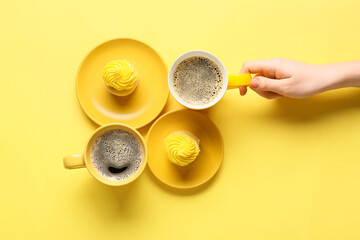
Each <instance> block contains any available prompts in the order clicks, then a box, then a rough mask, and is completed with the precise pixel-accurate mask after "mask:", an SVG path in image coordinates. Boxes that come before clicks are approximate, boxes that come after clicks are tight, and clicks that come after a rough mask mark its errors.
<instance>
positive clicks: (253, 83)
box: [250, 78, 259, 88]
mask: <svg viewBox="0 0 360 240" xmlns="http://www.w3.org/2000/svg"><path fill="white" fill-rule="evenodd" d="M250 87H252V88H258V87H259V79H257V78H253V79H251V83H250Z"/></svg>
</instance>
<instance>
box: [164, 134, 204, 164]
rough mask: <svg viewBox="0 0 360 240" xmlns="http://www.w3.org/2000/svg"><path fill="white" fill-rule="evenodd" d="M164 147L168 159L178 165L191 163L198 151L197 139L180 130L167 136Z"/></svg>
mask: <svg viewBox="0 0 360 240" xmlns="http://www.w3.org/2000/svg"><path fill="white" fill-rule="evenodd" d="M164 149H165V152H166V154H167V156H168V158H169V161H170V162H172V163H174V164H176V165H179V166H186V165H188V164H190V163H192V162H193V161H194V160H195V159H196V157H197V156H198V155H199V152H200V148H199V145H198V143H197V141H196V140H195V139H194V138H192V137H191V136H189V135H188V134H186V133H182V132H174V133H172V134H170V135H169V136H167V137H166V138H165V141H164Z"/></svg>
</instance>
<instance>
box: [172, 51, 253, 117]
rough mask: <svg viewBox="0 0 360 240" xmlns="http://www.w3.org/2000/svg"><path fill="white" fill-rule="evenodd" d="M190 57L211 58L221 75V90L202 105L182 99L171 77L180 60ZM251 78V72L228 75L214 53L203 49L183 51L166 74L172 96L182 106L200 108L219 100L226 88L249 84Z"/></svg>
mask: <svg viewBox="0 0 360 240" xmlns="http://www.w3.org/2000/svg"><path fill="white" fill-rule="evenodd" d="M191 57H204V58H207V59H209V60H211V61H212V62H214V63H215V64H216V65H217V66H218V68H219V71H220V72H221V74H222V76H223V81H222V88H221V91H220V92H219V94H218V95H217V97H216V98H214V99H213V100H212V101H210V102H208V103H206V104H202V105H194V104H190V103H188V102H186V101H185V100H184V99H182V98H181V97H180V96H179V95H178V94H177V93H176V91H175V88H174V83H173V78H174V72H175V70H176V68H177V66H178V65H179V64H180V63H181V62H182V61H184V60H186V59H187V58H191ZM251 79H252V75H251V74H229V75H228V73H227V71H226V68H225V66H224V64H223V63H222V62H221V61H220V59H219V58H218V57H217V56H215V55H214V54H212V53H210V52H207V51H203V50H192V51H189V52H186V53H183V54H182V55H180V56H179V57H178V58H177V59H176V60H175V61H174V62H173V63H172V65H171V67H170V70H169V75H168V85H169V89H170V92H171V94H172V95H173V96H174V98H175V99H176V100H177V101H178V102H179V103H180V104H182V105H183V106H185V107H187V108H190V109H194V110H202V109H206V108H209V107H212V106H214V105H215V104H216V103H217V102H219V101H220V99H221V98H222V97H223V96H224V94H225V92H226V90H229V89H236V88H239V87H240V86H249V85H250V82H251Z"/></svg>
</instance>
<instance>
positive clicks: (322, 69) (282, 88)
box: [239, 58, 360, 99]
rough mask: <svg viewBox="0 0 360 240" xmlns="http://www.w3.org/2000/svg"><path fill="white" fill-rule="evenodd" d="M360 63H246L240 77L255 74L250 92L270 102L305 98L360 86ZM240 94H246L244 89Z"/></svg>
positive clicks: (274, 61)
mask: <svg viewBox="0 0 360 240" xmlns="http://www.w3.org/2000/svg"><path fill="white" fill-rule="evenodd" d="M359 69H360V61H353V62H346V63H333V64H323V65H314V64H308V63H302V62H297V61H293V60H288V59H282V58H272V59H266V60H256V61H250V62H245V63H244V64H243V66H242V69H241V73H252V74H256V75H255V77H254V78H253V79H252V80H251V84H250V88H251V89H252V90H254V91H255V92H256V93H258V94H259V95H260V96H263V97H265V98H268V99H273V98H279V97H283V96H285V97H293V98H304V97H309V96H312V95H314V94H317V93H320V92H323V91H327V90H331V89H335V88H340V87H351V86H360V73H359ZM239 89H240V94H241V95H242V96H244V95H245V94H246V92H247V87H246V86H241V87H240V88H239Z"/></svg>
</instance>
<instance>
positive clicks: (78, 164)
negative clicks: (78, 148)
mask: <svg viewBox="0 0 360 240" xmlns="http://www.w3.org/2000/svg"><path fill="white" fill-rule="evenodd" d="M114 129H119V130H124V131H127V132H129V133H131V134H132V135H133V136H135V137H136V138H137V140H138V141H139V142H140V143H141V146H142V149H143V158H142V161H141V164H140V166H139V168H138V169H137V170H136V172H135V173H134V174H133V175H131V176H130V177H128V178H126V179H124V180H112V179H108V178H106V177H104V176H103V175H101V174H100V173H99V172H98V171H97V170H96V168H95V167H94V165H93V163H92V161H91V148H92V145H93V143H94V142H95V140H96V139H97V138H98V137H99V136H100V135H101V134H103V133H105V132H107V131H109V130H114ZM147 155H148V153H147V147H146V143H145V141H144V139H143V137H142V136H141V134H140V133H139V132H138V131H136V130H135V129H134V128H132V127H130V126H128V125H125V124H121V123H110V124H107V125H103V126H102V127H99V128H98V129H96V130H95V131H94V132H93V133H92V134H91V137H90V139H89V140H88V141H87V143H86V145H85V150H84V153H83V154H75V155H71V156H66V157H64V159H63V162H64V167H65V168H67V169H76V168H84V167H86V168H87V169H88V170H89V172H90V174H91V175H92V176H93V177H95V178H96V179H97V180H99V181H100V182H102V183H105V184H107V185H110V186H122V185H125V184H128V183H131V182H133V181H134V180H135V179H137V178H138V177H139V176H140V175H141V173H142V172H143V171H144V169H145V166H146V163H147Z"/></svg>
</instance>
